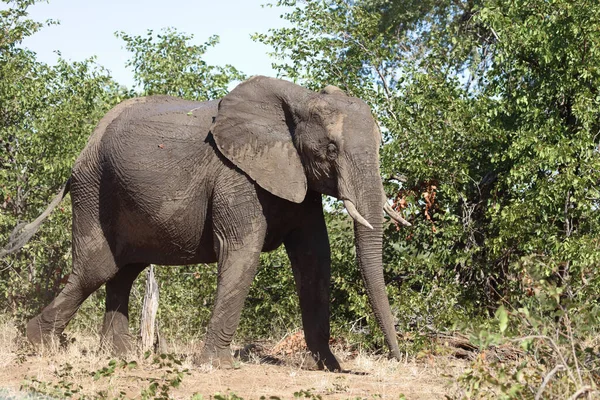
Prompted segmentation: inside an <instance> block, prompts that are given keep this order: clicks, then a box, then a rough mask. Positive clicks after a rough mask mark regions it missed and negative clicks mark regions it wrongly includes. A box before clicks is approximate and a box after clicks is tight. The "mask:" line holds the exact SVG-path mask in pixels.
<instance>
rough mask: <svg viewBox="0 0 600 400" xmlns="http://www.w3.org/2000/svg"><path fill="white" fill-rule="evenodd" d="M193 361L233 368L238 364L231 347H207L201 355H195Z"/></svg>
mask: <svg viewBox="0 0 600 400" xmlns="http://www.w3.org/2000/svg"><path fill="white" fill-rule="evenodd" d="M193 361H194V364H196V365H206V364H209V365H212V366H213V367H216V368H221V369H233V368H235V365H236V362H235V360H234V358H233V356H232V355H231V350H230V349H229V348H225V349H212V350H209V349H207V348H206V347H205V348H204V349H203V350H202V352H201V353H200V354H199V355H196V356H195V357H194V360H193Z"/></svg>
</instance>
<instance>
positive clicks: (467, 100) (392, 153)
mask: <svg viewBox="0 0 600 400" xmlns="http://www.w3.org/2000/svg"><path fill="white" fill-rule="evenodd" d="M276 5H278V6H287V7H295V8H294V9H293V10H292V11H291V12H288V13H286V14H284V15H283V17H284V18H285V19H287V20H288V21H289V22H290V23H291V27H287V28H281V29H275V30H271V31H270V32H269V34H266V35H256V36H255V38H256V39H257V40H259V41H261V42H263V43H265V44H268V45H270V46H272V48H273V56H274V57H275V58H276V60H277V63H276V64H274V67H275V68H277V69H278V71H279V73H280V75H282V76H287V77H289V78H292V79H294V80H297V81H300V82H303V83H305V84H306V85H307V86H310V87H313V88H320V87H323V86H324V85H326V84H336V85H338V86H340V87H342V88H343V89H344V90H346V91H347V92H349V93H350V94H352V95H356V96H358V97H361V98H363V99H364V100H366V101H367V102H368V103H369V104H370V105H371V106H372V108H373V110H374V113H375V114H376V116H377V119H378V120H379V122H380V124H381V126H382V130H383V132H384V136H385V144H384V146H383V148H382V151H381V156H382V159H381V160H382V169H383V171H384V174H385V176H386V177H388V178H389V177H393V176H397V175H398V174H403V175H405V176H406V177H407V181H406V182H398V181H397V180H396V181H395V180H392V181H391V182H390V183H389V184H388V190H389V195H390V196H391V197H393V198H394V200H395V206H396V207H397V208H399V209H401V210H403V211H404V213H405V215H406V216H407V217H408V218H409V219H410V220H411V222H413V224H414V227H413V228H411V229H410V230H408V231H406V230H402V231H396V230H395V229H390V230H389V232H388V234H387V238H388V239H387V246H388V247H387V248H388V250H387V252H386V262H387V265H388V268H389V270H388V275H387V278H388V281H389V282H390V283H391V285H390V286H391V288H392V289H391V290H392V291H394V292H396V293H398V297H397V299H398V300H397V303H396V306H397V308H398V310H402V312H398V318H399V320H400V326H401V327H406V326H411V324H414V321H415V320H420V321H421V322H420V323H418V324H417V325H418V326H421V327H425V326H431V323H432V321H433V322H435V321H437V323H434V326H435V325H438V326H439V327H440V328H441V327H442V326H448V324H450V323H451V322H452V321H456V320H460V319H462V318H464V316H465V313H466V314H470V315H481V313H480V310H484V309H485V308H482V306H483V307H487V308H488V310H490V313H492V312H493V310H495V309H496V306H497V305H496V304H497V303H496V302H497V301H498V300H500V299H504V300H508V301H510V302H511V304H515V305H516V306H517V305H518V304H520V303H522V302H526V301H527V295H526V293H529V291H530V290H533V289H534V288H533V286H531V282H535V281H539V279H550V280H552V281H554V282H555V284H556V285H564V286H565V287H569V289H568V290H569V291H571V292H573V294H574V295H575V296H579V295H583V296H589V295H590V293H597V291H598V289H599V285H598V284H599V281H598V280H597V277H598V273H597V272H595V271H597V265H598V257H599V254H600V252H598V249H599V247H598V239H597V238H598V237H599V236H600V235H599V233H600V219H599V218H597V216H595V215H596V214H597V211H598V201H599V197H600V195H599V191H598V183H599V182H600V175H599V173H600V169H599V168H598V165H599V164H598V163H599V162H600V159H599V151H598V142H599V136H598V135H597V132H598V130H599V128H600V127H599V126H598V120H599V119H598V117H599V116H600V114H599V112H600V107H599V104H598V101H600V100H599V99H600V97H598V95H597V89H596V88H597V87H599V84H600V81H599V80H598V77H599V76H598V71H599V70H600V69H598V67H599V65H598V60H599V59H600V58H598V57H597V56H596V55H597V52H598V51H599V50H600V47H599V45H600V42H599V41H598V38H599V36H598V32H599V31H598V28H600V18H599V14H598V9H597V7H596V6H595V5H594V4H593V2H589V1H584V2H581V3H580V4H578V5H577V6H575V5H573V4H572V3H571V2H568V1H558V0H557V1H553V2H546V1H542V0H540V1H533V2H531V1H527V2H525V1H502V0H494V1H471V0H469V1H453V2H450V1H445V0H431V1H425V2H413V1H405V2H389V1H379V0H372V1H347V0H327V1H316V0H315V1H312V0H309V1H303V2H296V1H288V0H280V1H278V2H277V4H276ZM534 264H535V265H536V267H535V268H534V267H533V265H534ZM534 270H535V271H534ZM540 274H541V275H540ZM550 277H551V278H550ZM582 277H586V278H584V279H582ZM589 277H594V278H593V279H594V281H593V282H594V283H593V284H592V281H591V280H590V279H589ZM584 281H585V282H584ZM583 288H585V290H580V289H583ZM576 293H579V294H576ZM584 293H585V294H584ZM440 296H445V297H446V299H445V301H444V306H443V307H440V304H439V303H437V302H439V298H440ZM418 298H420V299H421V300H418ZM406 303H408V304H410V306H408V307H406V306H404V305H403V304H406ZM448 309H451V310H453V311H452V312H451V313H448V312H447V310H448ZM424 312H425V313H426V314H427V315H429V317H427V318H423V317H422V315H423V314H424ZM484 315H485V314H484ZM596 315H597V314H596ZM445 324H446V325H445ZM413 326H414V325H413Z"/></svg>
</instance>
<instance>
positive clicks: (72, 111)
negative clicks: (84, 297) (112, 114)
mask: <svg viewBox="0 0 600 400" xmlns="http://www.w3.org/2000/svg"><path fill="white" fill-rule="evenodd" d="M34 3H35V1H22V0H17V1H11V2H8V4H10V7H9V8H8V9H7V10H3V11H0V31H1V32H2V33H3V35H2V38H1V39H0V48H1V51H0V148H1V149H2V151H1V153H0V154H1V156H0V157H1V159H0V209H2V213H1V214H0V242H2V243H5V242H6V239H7V235H8V234H9V233H10V231H11V230H12V228H13V227H14V226H15V225H16V224H17V222H18V221H19V220H31V219H33V218H35V217H36V216H37V215H39V214H40V213H41V211H42V210H43V209H44V208H45V207H46V205H47V202H48V199H49V198H50V197H51V196H53V195H54V193H55V192H56V190H57V188H58V187H59V186H60V185H62V184H63V183H64V182H65V180H66V179H67V177H68V176H69V174H70V168H71V165H72V164H73V162H74V160H75V158H76V156H77V155H78V154H79V152H80V151H81V149H82V148H83V146H84V145H85V143H86V141H87V138H88V136H89V134H90V133H91V131H92V129H93V128H94V126H95V124H96V122H97V121H98V119H99V118H100V117H101V116H102V115H103V114H104V113H105V112H106V111H107V110H108V109H109V108H110V107H111V106H113V105H114V104H116V102H118V100H119V95H120V89H119V87H118V86H117V84H116V83H115V82H114V81H112V79H111V78H110V76H109V74H108V73H107V72H106V71H105V70H104V69H103V68H102V67H100V66H98V65H97V64H96V63H95V61H94V59H89V60H85V61H83V62H73V63H70V62H67V61H65V60H63V59H59V60H58V62H57V64H56V65H55V66H48V65H46V64H44V63H41V62H39V61H37V60H36V56H35V53H33V52H31V51H29V50H27V49H24V48H22V47H21V42H22V40H23V39H24V38H25V37H27V36H30V35H32V34H34V33H36V32H37V31H38V30H40V29H41V28H42V27H43V26H44V25H46V24H47V23H53V22H52V21H49V22H47V23H38V22H34V21H32V20H30V19H28V18H27V8H28V7H29V6H31V5H32V4H34ZM69 208H70V207H69V206H68V204H63V205H62V207H61V208H60V211H59V212H57V213H55V214H54V215H53V216H52V217H51V218H50V219H49V221H47V223H46V224H45V225H44V227H43V228H42V230H41V232H40V233H39V234H38V236H37V237H36V238H35V240H33V241H32V242H30V244H28V246H27V247H26V249H25V250H24V251H22V252H20V253H19V254H16V255H14V256H11V257H8V258H7V259H4V260H3V265H4V267H3V268H1V269H0V292H1V293H2V297H0V308H2V309H5V310H8V311H10V312H12V313H14V314H17V315H18V316H19V317H20V318H24V317H27V316H29V315H30V314H31V313H32V312H34V311H36V309H37V308H38V307H39V306H40V305H42V304H44V303H47V302H48V301H49V299H50V298H52V297H53V296H54V295H55V294H56V292H57V291H58V289H59V288H60V286H61V285H62V284H63V282H64V278H65V276H66V275H67V274H68V271H69V270H70V267H69V264H70V234H69V222H68V221H69V220H70V210H69ZM25 299H27V300H28V301H24V300H25Z"/></svg>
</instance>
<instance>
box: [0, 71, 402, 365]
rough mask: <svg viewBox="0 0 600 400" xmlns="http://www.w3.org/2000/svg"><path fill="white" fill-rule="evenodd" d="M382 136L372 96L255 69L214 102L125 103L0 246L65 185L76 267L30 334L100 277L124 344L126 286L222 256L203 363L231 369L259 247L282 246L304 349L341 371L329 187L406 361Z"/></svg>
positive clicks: (392, 341)
mask: <svg viewBox="0 0 600 400" xmlns="http://www.w3.org/2000/svg"><path fill="white" fill-rule="evenodd" d="M380 142H381V133H380V131H379V129H378V127H377V124H376V122H375V121H374V119H373V117H372V115H371V111H370V109H369V107H368V106H367V104H366V103H364V102H363V101H361V100H359V99H357V98H353V97H349V96H346V95H345V94H344V93H343V92H342V91H341V90H340V89H338V88H336V87H333V86H328V87H327V88H325V89H324V90H323V91H322V92H320V93H316V92H312V91H309V90H307V89H305V88H303V87H301V86H298V85H295V84H292V83H290V82H287V81H283V80H279V79H273V78H267V77H261V76H257V77H253V78H251V79H249V80H247V81H245V82H243V83H241V84H240V85H239V86H237V87H236V88H235V89H234V90H233V91H231V93H229V94H228V95H227V96H225V97H224V98H223V99H221V100H220V101H209V102H193V101H187V100H181V99H177V98H173V97H168V96H150V97H142V98H134V99H130V100H127V101H125V102H123V103H121V104H119V105H117V106H116V107H115V108H113V109H112V110H111V111H109V112H108V113H107V114H106V116H105V117H104V118H103V119H102V120H101V121H100V123H99V124H98V126H97V127H96V129H95V130H94V132H93V134H92V135H91V137H90V139H89V140H88V143H87V145H86V147H85V149H84V150H83V152H82V153H81V154H80V156H79V157H78V159H77V161H76V162H75V165H74V166H73V169H72V174H71V177H70V178H69V180H68V181H67V184H66V185H65V187H64V189H63V190H62V191H61V192H60V193H59V194H58V195H57V197H56V198H55V199H54V200H53V202H52V203H51V204H50V205H49V207H48V209H47V210H46V211H45V212H44V213H43V214H42V215H41V216H40V217H38V219H36V221H34V222H32V223H30V224H29V225H27V226H26V227H25V228H24V229H23V230H19V231H16V232H15V233H14V234H13V235H12V236H11V237H12V241H11V243H10V244H9V245H8V246H7V247H6V248H5V250H4V251H3V252H4V254H6V253H8V252H12V251H15V250H16V249H17V248H19V247H20V246H22V245H23V244H24V242H26V241H27V240H28V239H29V238H30V237H31V236H32V235H33V233H35V231H36V230H37V229H38V228H39V226H40V224H41V222H42V220H43V219H44V218H45V217H46V216H47V215H48V214H49V213H50V212H51V211H52V209H53V208H54V207H55V206H56V205H57V204H58V203H59V202H60V201H61V199H62V198H63V197H64V196H65V195H66V194H67V192H69V191H70V192H71V198H72V208H73V228H72V229H73V271H72V273H71V274H70V276H69V278H68V281H67V283H66V285H65V287H64V288H63V289H62V291H61V292H60V293H59V294H58V296H57V297H56V298H55V299H54V300H53V301H52V302H51V303H50V304H49V305H48V306H47V307H46V308H44V310H43V311H42V312H41V313H40V314H39V315H38V316H36V317H35V318H33V319H32V320H31V321H30V322H29V323H28V324H27V337H28V338H29V340H30V341H31V342H33V343H40V342H42V341H43V340H44V339H45V338H47V337H48V336H49V335H50V334H52V333H56V332H58V333H60V332H62V331H63V330H64V328H65V327H66V325H67V324H68V322H69V321H70V320H71V318H73V316H74V314H75V312H76V311H77V309H78V308H79V306H80V305H81V303H82V302H83V301H84V300H85V299H86V298H87V297H88V296H89V295H90V294H91V293H93V292H94V291H95V290H97V289H98V288H99V287H100V286H101V285H102V284H105V283H106V314H105V318H104V324H103V328H102V333H103V337H104V338H105V339H106V340H108V341H109V342H112V343H113V346H114V348H115V349H116V350H117V351H125V350H127V349H128V348H129V344H128V339H127V338H128V337H129V328H128V303H129V293H130V290H131V286H132V283H133V281H134V280H135V278H136V277H137V276H138V274H139V273H140V272H141V271H142V270H143V269H144V268H145V267H146V266H148V265H149V264H150V263H153V264H161V265H182V264H192V263H210V262H218V282H217V293H216V299H215V304H214V310H213V312H212V316H211V319H210V323H209V327H208V333H207V335H206V339H205V346H204V349H203V351H202V353H201V355H200V360H201V361H212V362H213V363H215V364H219V365H224V364H229V363H230V362H231V353H230V350H229V345H230V342H231V340H232V337H233V335H234V333H235V330H236V328H237V325H238V322H239V319H240V314H241V311H242V306H243V304H244V300H245V298H246V296H247V294H248V291H249V288H250V285H251V283H252V280H253V278H254V274H255V271H256V269H257V266H258V264H259V255H260V252H261V251H271V250H274V249H275V248H277V247H278V246H280V245H281V244H282V243H283V244H284V245H285V248H286V251H287V253H288V255H289V258H290V260H291V265H292V269H293V273H294V277H295V280H296V287H297V291H298V295H299V298H300V307H301V312H302V324H303V327H304V331H305V337H306V344H307V346H308V349H309V350H310V352H311V354H312V355H313V357H314V359H315V362H316V365H317V366H318V367H320V368H327V369H329V370H339V369H340V365H339V363H338V361H337V360H336V358H335V356H334V355H333V354H332V352H331V350H330V348H329V344H328V341H329V334H330V327H329V292H330V287H329V286H330V248H329V241H328V237H327V230H326V226H325V221H324V216H323V208H322V204H321V197H322V196H321V195H322V194H327V195H330V196H334V197H336V198H338V199H340V200H343V202H344V204H345V206H346V209H347V211H348V213H349V214H350V215H351V216H352V218H353V219H354V221H355V222H354V231H355V237H356V248H357V259H358V265H359V268H360V271H361V273H362V276H363V278H364V282H365V284H366V288H367V292H368V297H369V300H370V302H371V305H372V308H373V310H374V313H375V316H376V318H377V321H378V323H379V326H380V327H381V329H382V330H383V333H384V335H385V340H386V343H387V346H388V347H389V349H390V351H391V355H392V356H394V357H396V358H399V357H400V352H399V349H398V343H397V340H396V332H395V329H394V321H393V316H392V313H391V310H390V306H389V302H388V298H387V295H386V291H385V283H384V279H383V268H382V230H383V222H384V219H383V212H382V207H384V205H387V203H386V198H385V195H384V191H383V185H382V182H381V177H380V172H379V158H378V148H379V145H380ZM385 208H386V211H387V212H388V213H389V214H391V215H392V217H393V218H394V219H396V220H397V221H399V222H401V223H404V224H408V223H407V222H406V221H404V220H403V219H402V218H401V216H399V215H398V214H394V211H393V210H391V208H390V207H389V206H387V207H385ZM0 255H2V254H1V253H0Z"/></svg>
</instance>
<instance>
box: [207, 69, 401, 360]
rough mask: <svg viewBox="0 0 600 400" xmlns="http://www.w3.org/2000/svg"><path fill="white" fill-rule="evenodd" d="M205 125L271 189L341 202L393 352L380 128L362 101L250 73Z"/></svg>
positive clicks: (294, 197)
mask: <svg viewBox="0 0 600 400" xmlns="http://www.w3.org/2000/svg"><path fill="white" fill-rule="evenodd" d="M211 131H212V134H213V137H214V140H215V143H216V145H217V147H218V149H219V150H220V151H221V152H222V154H223V155H224V156H225V157H226V158H228V159H229V160H230V161H231V162H233V163H234V164H235V165H236V166H237V167H238V168H240V169H241V170H243V171H244V172H245V173H246V174H247V175H248V176H250V178H252V179H253V180H254V181H255V182H256V183H257V184H258V185H259V186H261V187H262V188H263V189H265V190H267V191H269V192H271V193H272V194H274V195H276V196H279V197H281V198H284V199H287V200H289V201H292V202H296V203H300V202H302V201H303V200H304V198H305V195H306V192H307V190H308V189H310V190H313V191H317V192H320V193H323V194H327V195H330V196H334V197H336V198H338V199H340V200H342V201H343V202H344V205H345V206H346V209H347V210H348V213H349V214H350V215H351V216H352V218H353V219H354V231H355V238H356V249H357V259H358V265H359V268H360V271H361V274H362V277H363V279H364V282H365V285H366V288H367V293H368V297H369V300H370V303H371V306H372V308H373V311H374V313H375V316H376V318H377V321H378V323H379V326H380V327H381V329H382V330H383V333H384V336H385V339H386V343H387V345H388V347H389V348H390V350H391V353H392V355H393V356H395V357H396V358H399V357H400V352H399V349H398V343H397V340H396V332H395V329H394V321H393V317H392V313H391V310H390V305H389V302H388V298H387V294H386V290H385V283H384V279H383V265H382V236H383V222H384V220H383V212H382V208H383V207H384V203H385V200H384V199H385V195H384V191H383V185H382V182H381V176H380V172H379V145H380V143H381V133H380V131H379V128H378V126H377V124H376V122H375V120H374V119H373V117H372V114H371V110H370V109H369V107H368V106H367V104H366V103H364V102H363V101H361V100H359V99H357V98H354V97H349V96H347V95H346V94H345V93H344V92H342V91H341V90H340V89H338V88H336V87H333V86H328V87H326V88H325V89H324V90H323V91H321V92H320V93H316V92H312V91H310V90H307V89H305V88H303V87H301V86H298V85H295V84H292V83H290V82H286V81H282V80H278V79H273V78H266V77H260V76H257V77H253V78H251V79H249V80H247V81H246V82H244V83H242V84H240V85H239V86H237V87H236V88H235V89H234V90H233V91H231V93H230V94H228V95H227V96H225V97H224V98H223V99H222V100H221V102H220V104H219V111H218V114H217V117H216V119H215V122H214V124H213V126H212V129H211ZM385 204H387V203H385ZM389 211H391V210H389ZM395 217H398V216H397V215H395Z"/></svg>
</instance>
